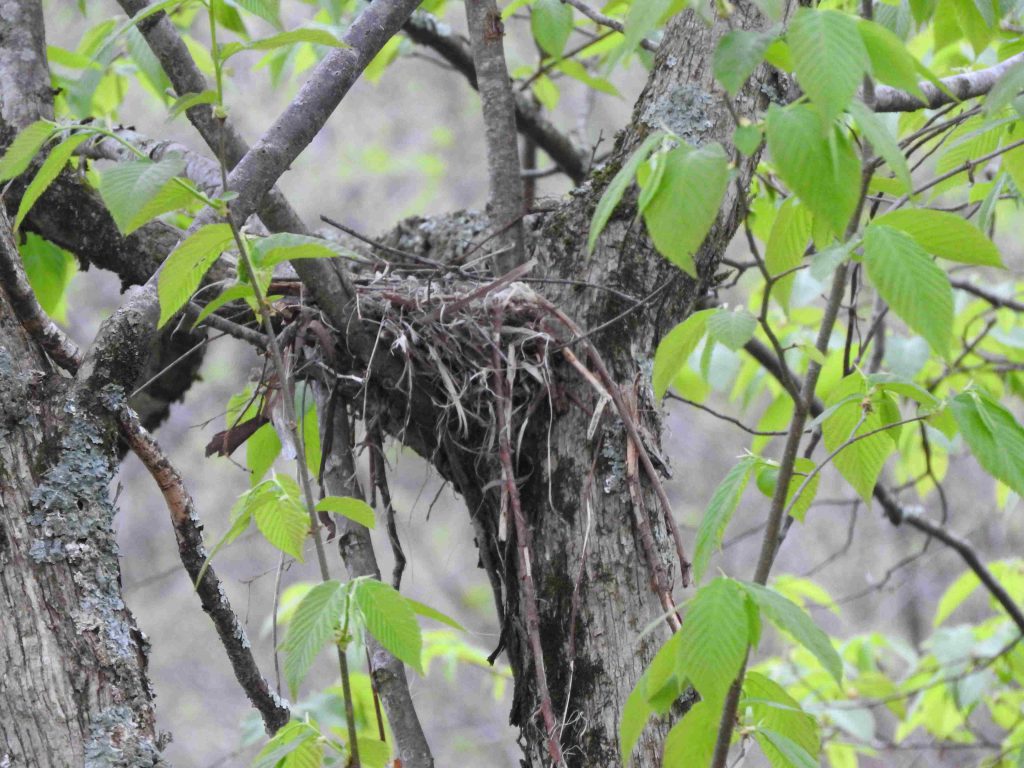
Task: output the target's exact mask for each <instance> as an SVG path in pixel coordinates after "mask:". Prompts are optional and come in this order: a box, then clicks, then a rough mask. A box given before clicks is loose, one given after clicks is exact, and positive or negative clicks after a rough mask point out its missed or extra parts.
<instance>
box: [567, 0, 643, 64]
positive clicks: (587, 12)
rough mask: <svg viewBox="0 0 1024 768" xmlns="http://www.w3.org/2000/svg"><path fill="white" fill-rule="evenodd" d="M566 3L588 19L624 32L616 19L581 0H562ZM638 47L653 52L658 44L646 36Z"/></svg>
mask: <svg viewBox="0 0 1024 768" xmlns="http://www.w3.org/2000/svg"><path fill="white" fill-rule="evenodd" d="M562 2H563V3H565V4H566V5H571V6H572V7H573V8H575V9H576V10H577V11H579V12H580V13H582V14H583V15H584V16H586V17H587V18H588V19H590V20H591V21H592V22H594V23H595V24H600V25H601V26H602V27H607V28H608V29H612V30H615V31H616V32H625V29H626V28H625V27H624V26H623V25H622V22H621V21H619V20H618V19H613V18H612V17H611V16H605V15H604V14H603V13H601V12H600V11H595V10H594V9H593V8H591V7H590V6H589V5H587V4H586V3H584V2H583V0H562ZM640 47H641V48H643V49H644V50H647V51H650V52H651V53H654V52H655V51H657V50H658V44H657V43H655V42H652V41H650V40H648V39H647V38H646V37H645V38H644V39H643V40H641V41H640Z"/></svg>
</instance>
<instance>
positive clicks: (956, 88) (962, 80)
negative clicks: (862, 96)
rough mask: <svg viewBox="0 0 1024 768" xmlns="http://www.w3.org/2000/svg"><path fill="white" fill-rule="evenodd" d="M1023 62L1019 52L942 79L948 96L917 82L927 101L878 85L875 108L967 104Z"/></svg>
mask: <svg viewBox="0 0 1024 768" xmlns="http://www.w3.org/2000/svg"><path fill="white" fill-rule="evenodd" d="M1022 61H1024V53H1018V54H1017V55H1016V56H1011V57H1010V58H1008V59H1006V60H1005V61H1001V62H1000V63H998V64H996V65H995V66H994V67H989V68H988V69H979V70H978V71H977V72H965V73H963V74H961V75H953V76H952V77H946V78H943V79H942V80H941V81H940V82H941V83H942V84H943V86H944V87H945V91H948V92H949V93H948V94H947V93H946V92H945V91H943V90H940V89H939V88H938V87H936V86H935V85H934V84H933V83H931V82H921V83H918V88H919V89H920V90H921V93H922V94H923V95H924V101H922V100H921V99H919V98H917V97H916V96H913V95H911V94H909V93H907V92H906V91H901V90H899V89H897V88H891V87H889V86H885V85H882V86H876V87H875V103H874V105H873V106H874V109H875V111H876V112H914V111H916V110H918V109H926V108H927V109H935V108H936V107H941V106H943V105H944V104H950V103H952V102H955V101H966V100H967V99H973V98H975V97H977V96H984V95H985V94H987V93H988V92H989V91H991V90H992V86H993V85H995V84H996V81H997V80H999V78H1000V77H1001V76H1002V75H1004V74H1005V73H1006V72H1007V71H1008V70H1009V69H1010V68H1012V67H1013V66H1014V65H1015V64H1018V63H1019V62H1022ZM949 94H952V96H950V95H949Z"/></svg>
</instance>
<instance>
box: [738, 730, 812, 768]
mask: <svg viewBox="0 0 1024 768" xmlns="http://www.w3.org/2000/svg"><path fill="white" fill-rule="evenodd" d="M754 738H756V739H757V743H758V744H760V745H761V748H762V749H764V751H765V754H766V755H767V754H771V753H770V752H769V747H770V748H771V749H772V750H774V752H775V754H777V755H779V756H781V757H782V758H783V759H784V760H785V762H782V763H776V762H773V763H772V765H773V766H775V767H776V768H818V766H819V764H818V760H817V758H816V757H812V756H811V755H810V754H808V752H807V750H806V749H804V748H803V747H802V746H800V745H799V744H797V743H796V742H795V741H793V740H792V739H791V738H789V737H788V736H785V735H783V734H781V733H779V732H778V731H773V730H771V729H770V728H758V729H757V731H756V732H755V733H754Z"/></svg>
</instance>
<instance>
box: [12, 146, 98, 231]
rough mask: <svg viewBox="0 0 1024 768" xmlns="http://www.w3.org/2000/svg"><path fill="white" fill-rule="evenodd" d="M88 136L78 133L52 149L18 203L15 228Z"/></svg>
mask: <svg viewBox="0 0 1024 768" xmlns="http://www.w3.org/2000/svg"><path fill="white" fill-rule="evenodd" d="M88 138H89V135H88V134H85V133H77V134H74V135H73V136H70V137H69V138H67V139H65V140H64V141H62V142H61V143H60V144H58V145H57V146H56V147H54V148H53V149H51V150H50V154H49V155H48V156H47V158H46V160H44V161H43V164H42V165H41V166H39V172H38V173H36V175H35V176H34V177H33V178H32V181H30V182H29V185H28V186H27V187H26V188H25V194H24V195H22V197H21V203H20V204H19V205H18V214H17V215H16V216H15V217H14V229H18V228H19V227H20V226H21V222H22V221H23V220H24V219H25V216H26V215H28V212H29V211H30V210H32V206H33V205H35V204H36V201H37V200H38V199H39V198H40V197H42V196H43V193H44V192H45V191H46V190H47V189H48V188H49V186H50V185H51V184H52V183H53V181H54V179H56V178H57V177H58V176H59V175H60V173H61V171H63V170H64V167H65V166H66V165H67V164H68V160H70V159H71V156H72V155H73V154H74V152H75V150H76V149H77V148H78V146H79V145H80V144H81V143H82V142H84V141H85V140H86V139H88Z"/></svg>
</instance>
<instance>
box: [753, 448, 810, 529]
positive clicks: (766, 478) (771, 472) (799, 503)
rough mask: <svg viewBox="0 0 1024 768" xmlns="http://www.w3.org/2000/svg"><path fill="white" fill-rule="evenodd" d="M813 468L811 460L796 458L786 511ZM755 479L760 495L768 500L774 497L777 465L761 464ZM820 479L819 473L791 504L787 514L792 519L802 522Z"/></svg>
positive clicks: (776, 483)
mask: <svg viewBox="0 0 1024 768" xmlns="http://www.w3.org/2000/svg"><path fill="white" fill-rule="evenodd" d="M814 467H815V464H814V462H813V461H812V460H811V459H805V458H803V457H798V458H797V459H796V460H795V461H794V462H793V476H792V477H791V478H790V479H789V490H788V491H786V501H785V504H786V508H787V509H789V505H790V504H791V503H793V499H794V497H795V496H796V492H797V491H799V490H800V487H801V486H802V485H803V484H804V482H805V481H806V480H807V478H808V477H809V476H810V474H811V472H812V471H813V470H814ZM756 478H757V479H756V482H757V487H758V489H759V490H760V491H761V493H763V494H764V495H765V496H767V497H768V498H772V497H773V496H774V495H775V488H776V486H778V484H779V465H778V464H777V463H776V462H764V463H762V465H761V466H760V467H759V468H758V470H757V475H756ZM820 479H821V473H820V472H819V473H818V474H816V475H815V476H814V477H813V478H811V481H810V482H809V483H807V487H806V488H804V489H803V491H802V492H801V494H800V498H798V499H797V500H796V503H795V504H793V507H792V509H789V514H790V515H792V517H793V519H795V520H799V521H800V522H803V520H804V517H805V516H806V515H807V510H808V509H810V508H811V504H812V503H813V502H814V497H815V495H816V494H817V492H818V482H819V481H820Z"/></svg>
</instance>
